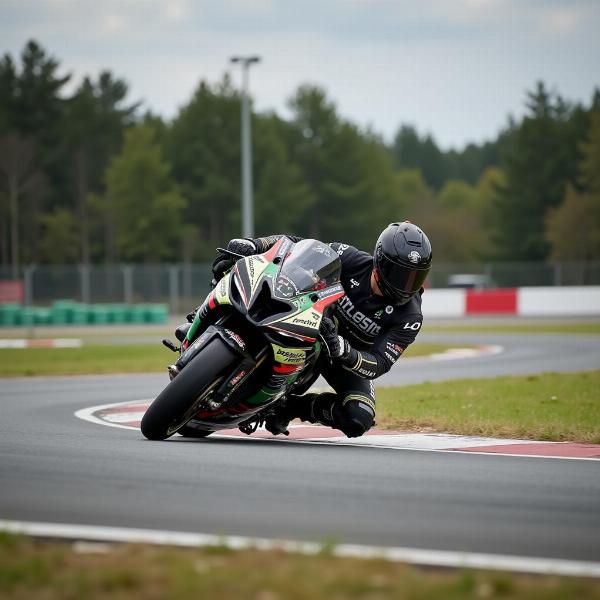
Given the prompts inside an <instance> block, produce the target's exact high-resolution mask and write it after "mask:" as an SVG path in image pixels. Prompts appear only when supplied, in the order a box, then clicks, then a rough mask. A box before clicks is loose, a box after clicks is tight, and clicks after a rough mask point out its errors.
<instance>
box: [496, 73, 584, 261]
mask: <svg viewBox="0 0 600 600" xmlns="http://www.w3.org/2000/svg"><path fill="white" fill-rule="evenodd" d="M528 98H529V101H528V104H527V107H528V114H527V115H526V117H525V118H524V119H523V122H522V123H521V125H520V126H519V127H518V129H517V131H516V132H515V135H514V138H513V141H512V144H511V146H510V147H509V150H508V152H507V155H506V185H505V186H504V187H503V188H502V190H501V195H500V199H499V205H498V217H499V221H498V227H497V231H496V235H497V242H498V247H499V249H500V257H501V258H504V259H507V260H527V261H536V260H543V259H545V258H546V256H547V253H548V244H547V241H546V239H545V237H544V218H545V215H546V213H547V211H548V209H549V208H551V207H554V206H556V205H557V204H558V203H559V202H560V201H561V199H562V198H563V197H564V193H565V189H566V186H567V184H568V183H571V184H572V185H574V184H575V183H576V176H577V163H578V161H579V158H580V151H579V147H578V145H579V142H580V141H581V139H582V138H583V135H584V134H585V130H583V131H582V130H581V129H582V126H583V125H585V120H586V119H585V118H584V117H585V115H584V112H583V111H582V109H581V108H580V107H579V108H577V109H576V110H575V109H574V108H573V107H572V106H569V105H568V104H567V103H566V102H565V101H564V100H563V99H562V98H561V97H560V96H559V95H557V94H554V93H550V92H548V90H547V89H546V87H545V86H544V85H543V83H539V84H538V86H537V88H536V90H535V91H534V92H531V93H529V94H528ZM574 117H576V118H574Z"/></svg>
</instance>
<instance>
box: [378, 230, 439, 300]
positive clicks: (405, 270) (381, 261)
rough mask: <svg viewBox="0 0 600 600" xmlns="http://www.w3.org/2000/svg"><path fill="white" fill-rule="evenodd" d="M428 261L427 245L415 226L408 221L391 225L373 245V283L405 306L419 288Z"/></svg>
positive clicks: (429, 264) (427, 270)
mask: <svg viewBox="0 0 600 600" xmlns="http://www.w3.org/2000/svg"><path fill="white" fill-rule="evenodd" d="M431 258H432V254H431V244H430V242H429V239H428V237H427V236H426V235H425V233H424V232H423V231H422V230H421V229H419V227H417V226H416V225H414V224H413V223H411V222H410V221H403V222H402V223H391V224H390V225H388V226H387V227H386V228H385V229H384V230H383V231H382V233H381V235H380V236H379V238H378V240H377V243H376V244H375V252H374V253H373V266H374V267H375V281H376V282H377V285H378V286H379V289H380V290H381V292H382V293H383V294H384V296H386V297H387V298H389V299H390V300H392V301H393V302H394V303H395V304H405V303H406V302H408V301H409V300H410V299H411V298H412V297H413V296H414V295H415V294H416V293H417V292H418V291H419V290H420V289H421V287H422V286H423V282H424V281H425V279H426V278H427V274H428V273H429V270H430V269H431Z"/></svg>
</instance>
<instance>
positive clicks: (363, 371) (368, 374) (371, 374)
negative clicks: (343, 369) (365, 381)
mask: <svg viewBox="0 0 600 600" xmlns="http://www.w3.org/2000/svg"><path fill="white" fill-rule="evenodd" d="M356 371H357V372H358V373H360V374H361V375H364V376H365V377H375V375H377V373H375V371H369V370H368V369H356Z"/></svg>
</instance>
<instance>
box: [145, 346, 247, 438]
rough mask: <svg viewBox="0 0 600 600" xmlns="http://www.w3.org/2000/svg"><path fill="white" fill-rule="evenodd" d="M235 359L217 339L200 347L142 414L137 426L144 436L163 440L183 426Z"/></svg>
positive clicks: (227, 348)
mask: <svg viewBox="0 0 600 600" xmlns="http://www.w3.org/2000/svg"><path fill="white" fill-rule="evenodd" d="M237 359H238V356H237V354H235V353H234V352H233V351H232V350H230V349H229V347H228V346H226V345H225V343H224V342H223V341H221V340H220V339H219V338H217V339H215V340H213V341H212V342H211V343H210V344H208V346H206V348H203V349H202V350H201V351H200V353H199V354H198V355H197V356H195V357H194V358H193V359H192V360H191V361H190V362H189V363H188V364H187V365H186V367H185V368H184V369H182V371H181V373H179V375H177V377H175V379H173V380H172V381H171V382H170V383H169V385H167V387H166V388H165V389H164V390H163V391H162V392H161V393H160V394H159V395H158V396H157V397H156V400H154V402H153V403H152V404H151V405H150V407H149V408H148V410H147V411H146V413H145V414H144V416H143V418H142V422H141V425H140V428H141V430H142V434H143V435H144V437H146V438H148V439H149V440H164V439H166V438H168V437H170V436H172V435H173V434H174V433H177V431H179V430H180V429H182V428H183V427H185V424H186V423H187V422H188V421H189V420H190V419H192V417H193V416H194V414H195V413H196V411H197V410H198V407H199V405H200V403H201V402H202V400H203V399H204V398H205V397H206V395H207V394H208V393H209V392H210V391H211V389H213V388H214V387H216V384H218V383H220V380H221V377H220V376H221V374H222V373H223V371H224V370H225V369H227V367H229V366H230V365H232V364H233V363H234V362H235V361H236V360H237ZM207 435H208V433H207Z"/></svg>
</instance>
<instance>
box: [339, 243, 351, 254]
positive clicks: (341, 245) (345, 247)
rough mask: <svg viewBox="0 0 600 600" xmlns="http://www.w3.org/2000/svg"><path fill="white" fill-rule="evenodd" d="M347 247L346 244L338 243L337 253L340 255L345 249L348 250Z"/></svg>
mask: <svg viewBox="0 0 600 600" xmlns="http://www.w3.org/2000/svg"><path fill="white" fill-rule="evenodd" d="M348 248H350V246H349V245H348V244H340V245H339V247H338V250H337V253H338V254H339V255H340V256H341V255H342V254H344V252H345V251H346V250H348Z"/></svg>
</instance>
